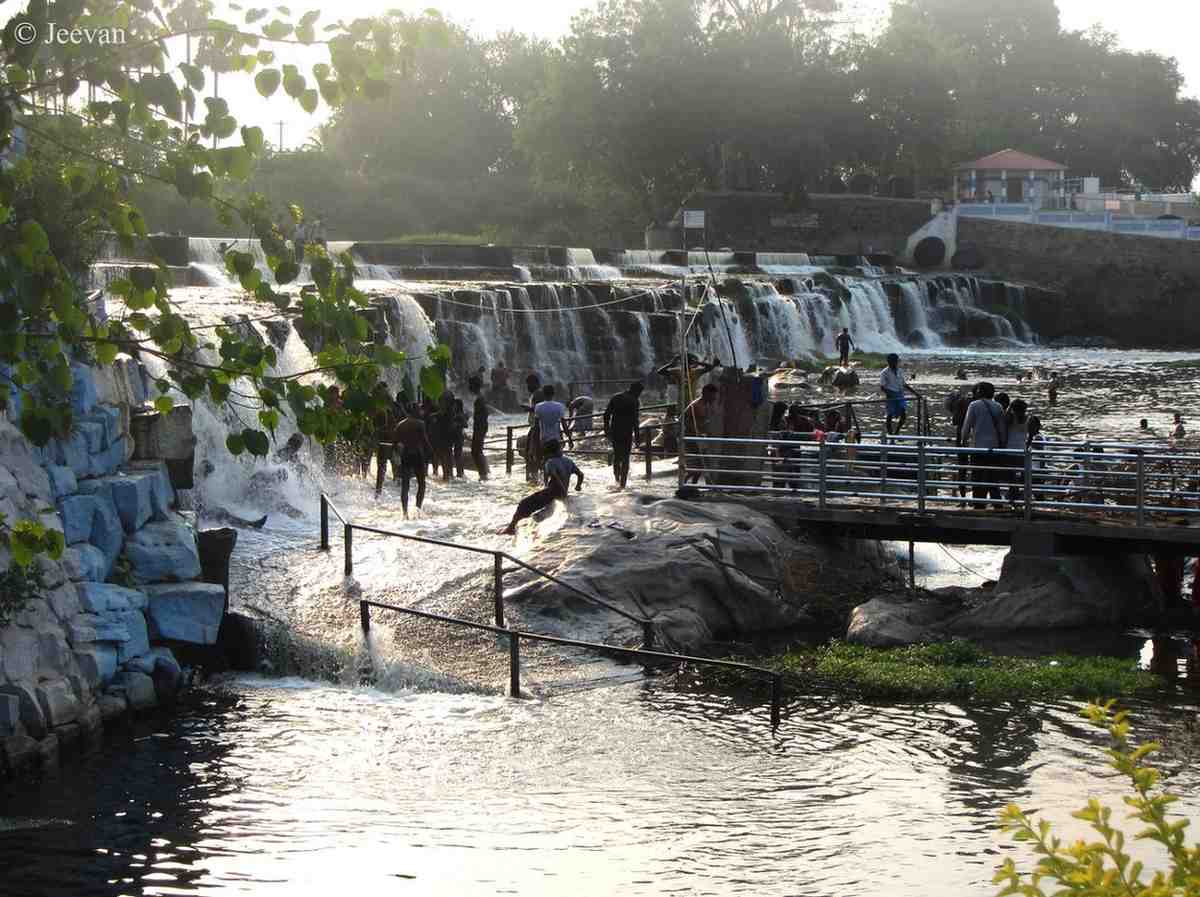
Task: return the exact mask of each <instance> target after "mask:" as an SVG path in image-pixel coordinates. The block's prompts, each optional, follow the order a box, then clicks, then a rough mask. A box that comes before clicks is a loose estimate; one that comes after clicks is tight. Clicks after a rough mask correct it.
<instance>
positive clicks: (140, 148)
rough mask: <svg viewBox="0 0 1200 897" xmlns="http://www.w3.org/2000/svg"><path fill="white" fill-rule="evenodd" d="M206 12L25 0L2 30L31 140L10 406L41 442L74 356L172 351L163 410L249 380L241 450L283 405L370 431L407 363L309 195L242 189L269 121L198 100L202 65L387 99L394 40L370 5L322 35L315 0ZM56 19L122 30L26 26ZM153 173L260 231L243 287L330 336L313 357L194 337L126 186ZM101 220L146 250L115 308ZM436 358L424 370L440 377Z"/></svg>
mask: <svg viewBox="0 0 1200 897" xmlns="http://www.w3.org/2000/svg"><path fill="white" fill-rule="evenodd" d="M235 8H236V7H235ZM214 12H215V9H214V7H213V4H212V3H211V2H208V0H133V2H123V0H69V2H67V0H60V2H58V3H56V4H54V6H53V7H51V6H49V5H48V4H47V3H46V2H45V0H30V2H29V3H28V5H27V6H26V8H25V9H24V10H22V11H19V12H18V13H17V14H16V15H14V16H13V17H12V18H11V19H10V20H9V22H8V23H7V24H6V26H5V28H4V30H3V34H2V36H0V150H4V149H6V148H10V147H11V146H12V145H13V143H14V139H15V137H16V134H17V130H16V129H17V128H18V127H20V128H22V129H23V131H24V137H25V140H26V142H27V143H28V149H27V151H26V152H25V154H24V157H23V158H19V159H18V160H17V161H16V162H15V164H10V165H5V166H2V167H0V375H2V377H3V388H0V407H5V406H10V405H13V404H15V405H16V406H19V414H18V415H16V416H17V418H18V420H19V423H20V427H21V429H22V431H23V432H24V433H25V435H26V436H27V437H28V438H29V439H30V440H31V441H32V442H34V443H35V444H36V445H45V444H46V443H47V442H48V441H49V440H51V439H53V438H56V437H64V436H66V435H68V434H69V433H70V432H71V430H72V428H73V426H74V414H73V412H72V408H71V404H70V401H69V396H70V390H71V383H72V371H71V367H72V365H73V364H74V363H76V362H80V361H83V362H95V363H98V364H101V365H104V364H110V363H112V362H113V360H114V359H115V358H116V357H117V355H118V354H120V353H122V352H124V353H129V354H131V355H135V356H137V355H145V356H150V357H155V358H157V359H159V360H161V361H163V362H165V374H164V375H163V376H162V377H161V378H160V379H159V380H158V381H157V383H156V385H157V388H158V390H159V393H160V396H159V398H158V400H157V401H156V403H155V404H156V406H157V407H159V408H160V409H162V410H167V409H169V408H170V407H171V405H172V404H173V400H172V399H171V395H172V394H173V393H174V391H176V390H177V391H178V392H181V393H182V394H183V395H184V396H186V397H187V398H188V399H189V400H193V401H194V400H198V399H201V398H207V399H208V400H210V401H212V402H213V403H215V404H216V405H218V406H220V405H222V404H226V405H228V404H230V402H231V399H230V397H231V395H232V394H233V393H234V392H235V390H234V388H233V387H234V384H235V383H240V384H241V389H240V393H241V394H242V395H246V394H250V395H252V396H254V397H255V398H256V399H257V402H256V410H257V418H256V419H255V420H254V421H252V422H251V424H250V426H248V427H246V428H245V429H244V430H243V431H242V433H241V435H240V438H239V439H238V440H236V441H235V443H234V444H233V445H231V446H230V447H231V449H239V450H241V449H245V450H247V451H249V452H250V453H252V454H254V455H260V456H261V455H265V454H266V453H267V451H268V450H269V437H270V436H273V434H274V432H275V430H276V428H277V427H278V425H279V423H280V421H281V419H282V418H283V417H290V418H292V419H293V420H294V421H295V423H296V426H297V427H298V429H300V431H301V432H303V433H305V434H306V435H309V436H312V437H314V438H316V439H318V440H319V441H321V442H330V441H332V440H334V439H337V438H339V437H341V436H344V435H345V434H349V433H358V432H362V431H363V430H364V428H365V427H367V426H369V422H370V420H371V419H372V417H373V416H374V415H375V414H376V413H377V412H378V411H380V410H382V408H381V407H379V406H380V405H381V403H382V402H383V400H384V399H383V396H382V393H381V392H380V391H379V390H378V389H377V388H376V387H377V385H378V384H379V383H380V381H381V379H382V377H383V373H384V371H385V370H386V369H387V368H388V367H390V366H394V365H397V364H400V363H401V362H402V361H403V360H404V358H403V355H402V354H401V353H398V352H396V351H394V350H392V349H391V348H390V347H388V346H386V345H381V344H377V343H376V342H375V341H373V340H372V339H370V328H369V325H368V322H367V317H366V312H367V308H368V306H369V299H368V297H367V296H365V295H364V294H363V293H362V292H361V291H360V290H358V289H357V288H356V286H355V282H354V279H355V273H356V272H355V266H354V261H353V259H352V258H351V256H350V254H349V253H345V252H343V253H331V252H329V251H327V250H326V248H325V246H324V245H323V244H321V243H319V242H313V241H308V240H306V239H305V238H304V237H303V236H302V233H303V230H302V228H301V227H300V225H301V224H302V223H303V221H304V213H303V210H302V209H301V208H299V207H298V206H296V205H294V204H286V203H276V204H275V205H272V204H271V203H269V202H268V201H267V199H266V197H264V196H261V195H259V194H255V193H250V192H248V191H246V189H245V183H246V181H247V179H248V178H249V177H250V175H251V173H252V171H253V169H254V166H255V164H256V162H257V160H258V159H259V158H261V157H262V155H263V154H264V152H265V141H264V138H263V132H262V129H261V128H259V127H257V126H242V125H239V122H238V121H237V119H236V118H235V117H234V115H233V113H232V110H231V109H230V107H229V104H228V102H227V101H226V100H224V99H221V98H219V97H217V96H215V95H214V96H210V97H205V98H203V101H202V105H203V107H204V112H203V114H201V115H198V114H197V107H198V105H200V103H199V100H200V93H201V92H202V91H203V90H204V89H205V85H206V82H207V74H206V73H211V74H212V75H214V76H215V75H216V74H217V73H220V72H234V71H237V72H245V73H249V74H252V75H254V80H255V86H256V88H257V89H258V91H259V93H261V94H262V95H263V96H266V97H270V96H273V95H274V94H275V93H276V92H277V91H280V90H282V93H283V94H284V95H286V96H287V97H288V98H289V99H290V100H291V101H294V102H296V103H297V104H299V105H300V106H301V108H303V109H305V110H306V111H308V112H310V113H311V112H314V111H315V110H316V108H317V106H318V104H319V102H320V100H321V99H322V98H323V99H324V100H325V102H327V103H334V102H339V101H342V100H344V99H345V98H348V97H362V98H371V97H376V96H379V95H381V94H382V93H383V92H384V90H385V89H386V82H385V81H384V79H383V73H384V71H385V68H386V67H387V66H388V65H390V64H391V63H392V62H393V61H394V57H395V55H396V53H397V52H401V53H402V52H403V46H404V45H403V42H402V40H398V39H396V38H395V37H394V36H393V35H392V34H391V33H390V32H389V30H388V28H389V26H388V25H387V23H386V22H381V21H376V20H371V19H358V20H355V21H352V22H349V23H343V22H337V23H334V24H331V25H327V26H325V27H324V29H323V32H322V35H321V37H320V38H319V39H318V37H317V32H316V28H317V20H318V19H319V17H320V13H319V12H318V11H311V12H306V13H303V14H302V15H299V16H298V17H297V18H296V19H295V20H293V19H292V18H291V14H290V12H289V11H288V10H287V9H286V7H277V8H276V9H274V10H268V9H266V8H252V9H249V10H246V11H245V13H244V20H245V25H244V26H240V25H234V24H233V23H231V22H226V21H222V20H220V19H218V18H217V17H216V16H215V15H214ZM52 23H53V26H54V27H55V28H66V29H71V28H74V27H76V26H84V27H87V28H89V29H91V30H92V32H93V33H95V32H97V31H102V30H105V29H108V30H109V31H115V30H117V29H120V31H121V32H122V34H123V35H124V41H123V42H122V43H120V44H115V45H114V44H104V45H96V44H88V43H62V44H59V43H51V42H46V41H43V40H35V41H33V42H29V41H28V40H27V36H28V34H29V33H30V31H29V29H33V33H36V34H37V35H43V34H45V33H46V32H47V29H49V28H50V27H51V24H52ZM22 29H24V30H22ZM182 34H189V35H195V36H198V37H199V41H198V47H197V52H196V55H195V57H194V58H189V59H188V60H186V61H183V62H175V63H173V61H172V60H171V59H170V57H169V55H168V52H167V49H166V48H167V40H168V39H169V38H171V37H175V36H178V35H182ZM22 35H24V36H25V37H24V38H23V37H22ZM264 44H266V45H271V44H282V45H285V46H287V45H291V44H317V45H321V46H323V47H324V48H325V49H326V51H327V52H328V55H329V61H328V62H321V63H318V64H316V65H314V66H312V70H311V74H304V73H301V72H300V70H299V68H298V67H297V66H295V65H290V64H286V63H283V64H279V63H277V61H276V55H275V52H274V51H273V50H267V49H260V47H261V46H262V45H264ZM398 48H399V50H398ZM83 82H87V83H88V84H89V85H90V86H91V88H93V93H94V94H95V96H96V99H94V100H93V101H92V102H90V103H88V104H87V105H86V106H85V107H84V110H83V114H81V113H79V112H76V111H74V110H70V109H69V108H67V107H68V105H69V103H70V98H71V97H72V96H74V95H75V94H76V93H77V92H78V91H79V90H80V87H81V84H82V83H83ZM55 96H57V97H58V99H57V100H55ZM59 109H64V110H66V111H64V112H63V114H59V112H58V110H59ZM238 138H240V141H238ZM230 141H234V142H230ZM209 143H211V145H208V144H209ZM142 182H156V183H163V184H168V185H171V186H172V187H173V188H174V189H175V190H176V191H177V192H178V194H179V195H180V196H181V197H182V198H184V199H186V200H187V201H189V202H196V203H205V204H210V205H213V206H215V207H216V208H217V209H218V211H219V214H220V216H221V217H222V219H223V220H224V221H226V222H227V223H229V224H233V223H234V222H237V223H238V224H239V226H240V228H241V229H242V230H243V232H244V234H245V236H246V237H247V238H249V239H255V240H257V241H259V245H260V246H261V248H262V252H263V255H264V256H265V259H266V263H267V268H268V269H269V272H268V273H266V274H264V272H262V271H261V270H260V269H259V268H258V266H257V264H256V259H255V256H254V255H253V254H251V253H250V252H245V251H239V250H237V249H232V250H230V251H228V252H227V253H225V259H224V260H225V264H226V268H227V269H228V271H229V272H230V274H231V275H232V276H233V278H234V279H236V280H237V281H238V282H239V283H240V285H241V287H242V288H243V289H244V290H245V291H246V293H247V294H248V296H249V297H252V298H253V299H254V300H255V301H256V302H258V303H261V304H265V305H269V306H271V307H273V308H274V309H275V311H276V313H277V314H278V315H279V316H280V317H282V318H287V319H290V320H293V321H294V322H295V324H296V326H297V327H299V328H301V329H302V330H303V332H304V333H305V335H306V337H307V338H308V339H309V340H310V342H312V343H314V344H316V345H320V346H321V347H322V349H321V351H320V353H319V354H318V357H317V366H316V367H315V368H313V369H312V370H309V371H304V372H279V371H277V370H276V369H275V368H276V365H277V363H278V361H279V359H278V358H277V356H276V353H275V350H274V348H273V347H271V346H270V345H265V344H263V343H262V341H261V340H259V339H257V335H256V334H255V333H254V331H253V329H252V328H250V327H240V326H229V327H218V328H216V329H215V330H214V331H213V333H212V334H202V333H201V332H200V331H202V330H203V329H204V328H195V327H193V326H192V324H191V323H190V322H189V321H188V319H187V318H186V317H185V315H184V314H183V312H182V311H181V310H180V309H179V308H178V307H177V306H176V305H175V303H174V302H173V300H172V298H171V296H170V293H169V290H170V287H171V285H172V277H171V272H170V270H169V268H168V266H167V265H166V264H165V262H164V261H163V260H162V258H161V257H158V256H157V255H156V254H153V252H152V250H153V245H154V244H153V242H152V241H150V240H149V238H148V237H149V235H148V234H147V229H146V224H145V219H144V218H143V216H142V214H141V212H140V211H139V210H138V209H137V208H136V206H135V205H134V204H133V203H131V202H130V201H129V199H128V196H129V193H130V190H131V189H132V187H134V186H136V184H138V183H142ZM223 185H224V188H223ZM280 208H282V210H283V211H282V212H277V211H275V210H276V209H280ZM63 222H67V224H66V226H64V225H63ZM110 234H113V235H115V239H116V240H117V242H118V243H119V244H120V246H121V247H122V249H123V250H124V251H125V252H126V253H127V254H128V255H131V256H132V255H133V254H134V253H135V252H138V251H141V252H145V251H146V250H147V249H150V250H151V254H152V262H151V264H149V265H145V266H141V267H135V268H133V269H132V270H131V271H130V273H129V275H128V276H127V277H125V278H121V279H118V280H115V281H113V282H111V283H110V284H109V285H108V288H107V290H108V293H109V294H110V295H111V296H112V297H113V298H115V299H117V300H119V303H120V304H121V306H122V309H121V313H120V314H119V315H118V316H116V317H114V318H113V319H112V320H104V319H101V318H98V317H97V316H96V315H95V313H94V312H93V310H92V309H91V308H90V307H89V306H88V304H87V303H86V302H85V301H84V297H83V290H82V284H83V282H84V280H85V277H86V275H87V269H88V266H89V264H90V262H91V261H92V260H93V259H94V257H95V256H96V254H97V252H98V247H99V245H100V243H101V242H102V241H103V240H105V239H108V238H109V235H110ZM305 268H307V271H308V273H309V278H310V279H311V282H312V286H311V287H308V288H306V289H305V290H303V291H301V292H299V293H298V294H297V292H296V291H295V289H294V287H293V285H294V284H296V282H297V281H298V279H299V278H300V276H301V274H302V273H303V272H304V270H305ZM444 370H445V368H444V365H443V366H442V367H441V368H440V369H435V370H434V371H433V372H432V373H430V374H427V375H423V377H422V380H423V382H426V381H428V382H429V383H430V385H431V386H432V387H437V386H439V385H440V382H441V379H442V376H443V373H444ZM318 375H319V376H318ZM334 385H336V386H337V391H336V393H335V392H333V391H332V387H333V386H334ZM231 408H232V406H231ZM15 410H16V409H15V408H11V407H10V411H15Z"/></svg>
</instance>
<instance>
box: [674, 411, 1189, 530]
mask: <svg viewBox="0 0 1200 897" xmlns="http://www.w3.org/2000/svg"><path fill="white" fill-rule="evenodd" d="M807 435H808V434H775V435H772V436H769V437H767V438H765V439H758V438H728V437H697V436H688V437H687V438H686V453H685V461H684V480H685V484H686V485H689V486H691V487H692V488H695V489H697V490H700V491H702V492H704V491H707V492H729V493H749V494H764V495H778V496H794V497H796V498H800V499H804V500H808V501H815V502H816V504H817V505H818V507H820V508H822V509H823V508H827V507H856V508H861V507H863V506H864V505H867V506H869V505H872V504H876V505H879V506H881V507H889V508H915V510H917V511H918V512H925V511H932V510H936V509H940V508H947V507H949V508H960V509H972V508H974V509H985V508H988V507H989V506H990V507H993V508H995V507H1003V508H1005V509H1007V510H1012V511H1022V512H1023V513H1024V515H1025V517H1026V519H1031V518H1032V517H1033V516H1034V515H1035V514H1037V513H1054V514H1060V515H1061V514H1063V513H1069V512H1073V513H1095V512H1102V513H1103V514H1104V515H1105V516H1108V517H1117V518H1131V519H1132V521H1133V522H1134V523H1135V524H1136V525H1137V526H1145V525H1147V523H1148V522H1149V518H1150V517H1151V516H1152V515H1172V516H1197V515H1200V454H1198V453H1196V452H1184V451H1179V450H1173V449H1170V448H1164V449H1158V448H1146V447H1144V446H1142V447H1128V446H1120V447H1109V446H1099V445H1096V444H1089V445H1083V446H1080V445H1078V444H1074V443H1061V442H1060V443H1047V444H1046V445H1044V446H1043V445H1040V444H1038V445H1034V446H1032V447H1030V448H1029V449H1026V450H1024V451H1022V450H1015V449H1014V450H1008V449H974V448H962V447H958V446H956V445H952V444H949V443H948V441H946V440H944V439H942V438H939V437H909V438H907V439H905V438H896V437H889V438H886V439H883V440H881V441H880V442H870V443H867V442H860V443H854V442H844V441H833V440H830V439H826V440H824V441H816V440H814V439H813V438H811V437H809V438H805V436H807ZM701 480H703V482H701Z"/></svg>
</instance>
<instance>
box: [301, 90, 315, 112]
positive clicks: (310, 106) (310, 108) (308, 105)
mask: <svg viewBox="0 0 1200 897" xmlns="http://www.w3.org/2000/svg"><path fill="white" fill-rule="evenodd" d="M319 98H320V97H319V94H318V93H317V92H316V91H315V90H311V89H310V90H306V91H304V93H302V94H300V108H301V109H303V110H304V111H305V112H307V113H308V114H309V115H312V114H313V113H314V112H316V111H317V102H318V100H319Z"/></svg>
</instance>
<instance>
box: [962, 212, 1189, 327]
mask: <svg viewBox="0 0 1200 897" xmlns="http://www.w3.org/2000/svg"><path fill="white" fill-rule="evenodd" d="M958 243H959V249H960V250H962V249H963V248H964V247H967V246H970V247H973V248H974V250H975V251H976V252H977V253H978V263H979V267H980V269H981V270H982V271H985V272H987V273H988V274H989V275H991V276H994V277H999V278H1003V279H1005V280H1013V281H1023V282H1026V283H1035V284H1038V285H1039V286H1042V287H1046V288H1050V289H1053V290H1054V291H1055V292H1054V293H1053V294H1043V295H1041V296H1040V297H1038V298H1037V299H1036V300H1035V299H1034V298H1033V297H1030V301H1028V302H1027V303H1026V307H1025V315H1026V320H1027V321H1028V322H1029V324H1030V325H1031V326H1032V327H1033V328H1034V330H1036V331H1037V332H1038V333H1039V334H1040V335H1041V337H1042V338H1043V339H1044V340H1054V339H1059V338H1064V337H1082V336H1088V337H1103V338H1106V339H1109V340H1112V341H1114V342H1115V343H1116V344H1118V345H1121V346H1142V347H1152V348H1163V349H1169V348H1189V349H1194V348H1195V347H1196V346H1197V345H1198V344H1200V315H1198V314H1197V313H1196V307H1197V302H1200V242H1195V241H1189V240H1168V239H1163V238H1160V237H1143V236H1133V235H1127V234H1110V233H1098V232H1093V231H1083V230H1069V229H1067V228H1059V227H1050V226H1046V225H1037V224H1013V223H1007V222H1000V221H990V220H986V219H980V218H965V217H964V218H960V219H959V222H958Z"/></svg>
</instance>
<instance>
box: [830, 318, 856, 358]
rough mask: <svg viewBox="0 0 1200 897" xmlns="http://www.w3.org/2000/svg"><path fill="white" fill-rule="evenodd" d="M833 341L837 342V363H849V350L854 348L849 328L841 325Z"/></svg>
mask: <svg viewBox="0 0 1200 897" xmlns="http://www.w3.org/2000/svg"><path fill="white" fill-rule="evenodd" d="M834 342H835V343H836V344H837V350H838V364H839V365H840V366H841V367H845V366H846V365H848V364H849V363H850V350H851V349H853V348H854V338H853V337H851V336H850V328H849V327H843V328H842V332H841V333H839V334H838V335H837V339H836V340H834Z"/></svg>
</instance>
